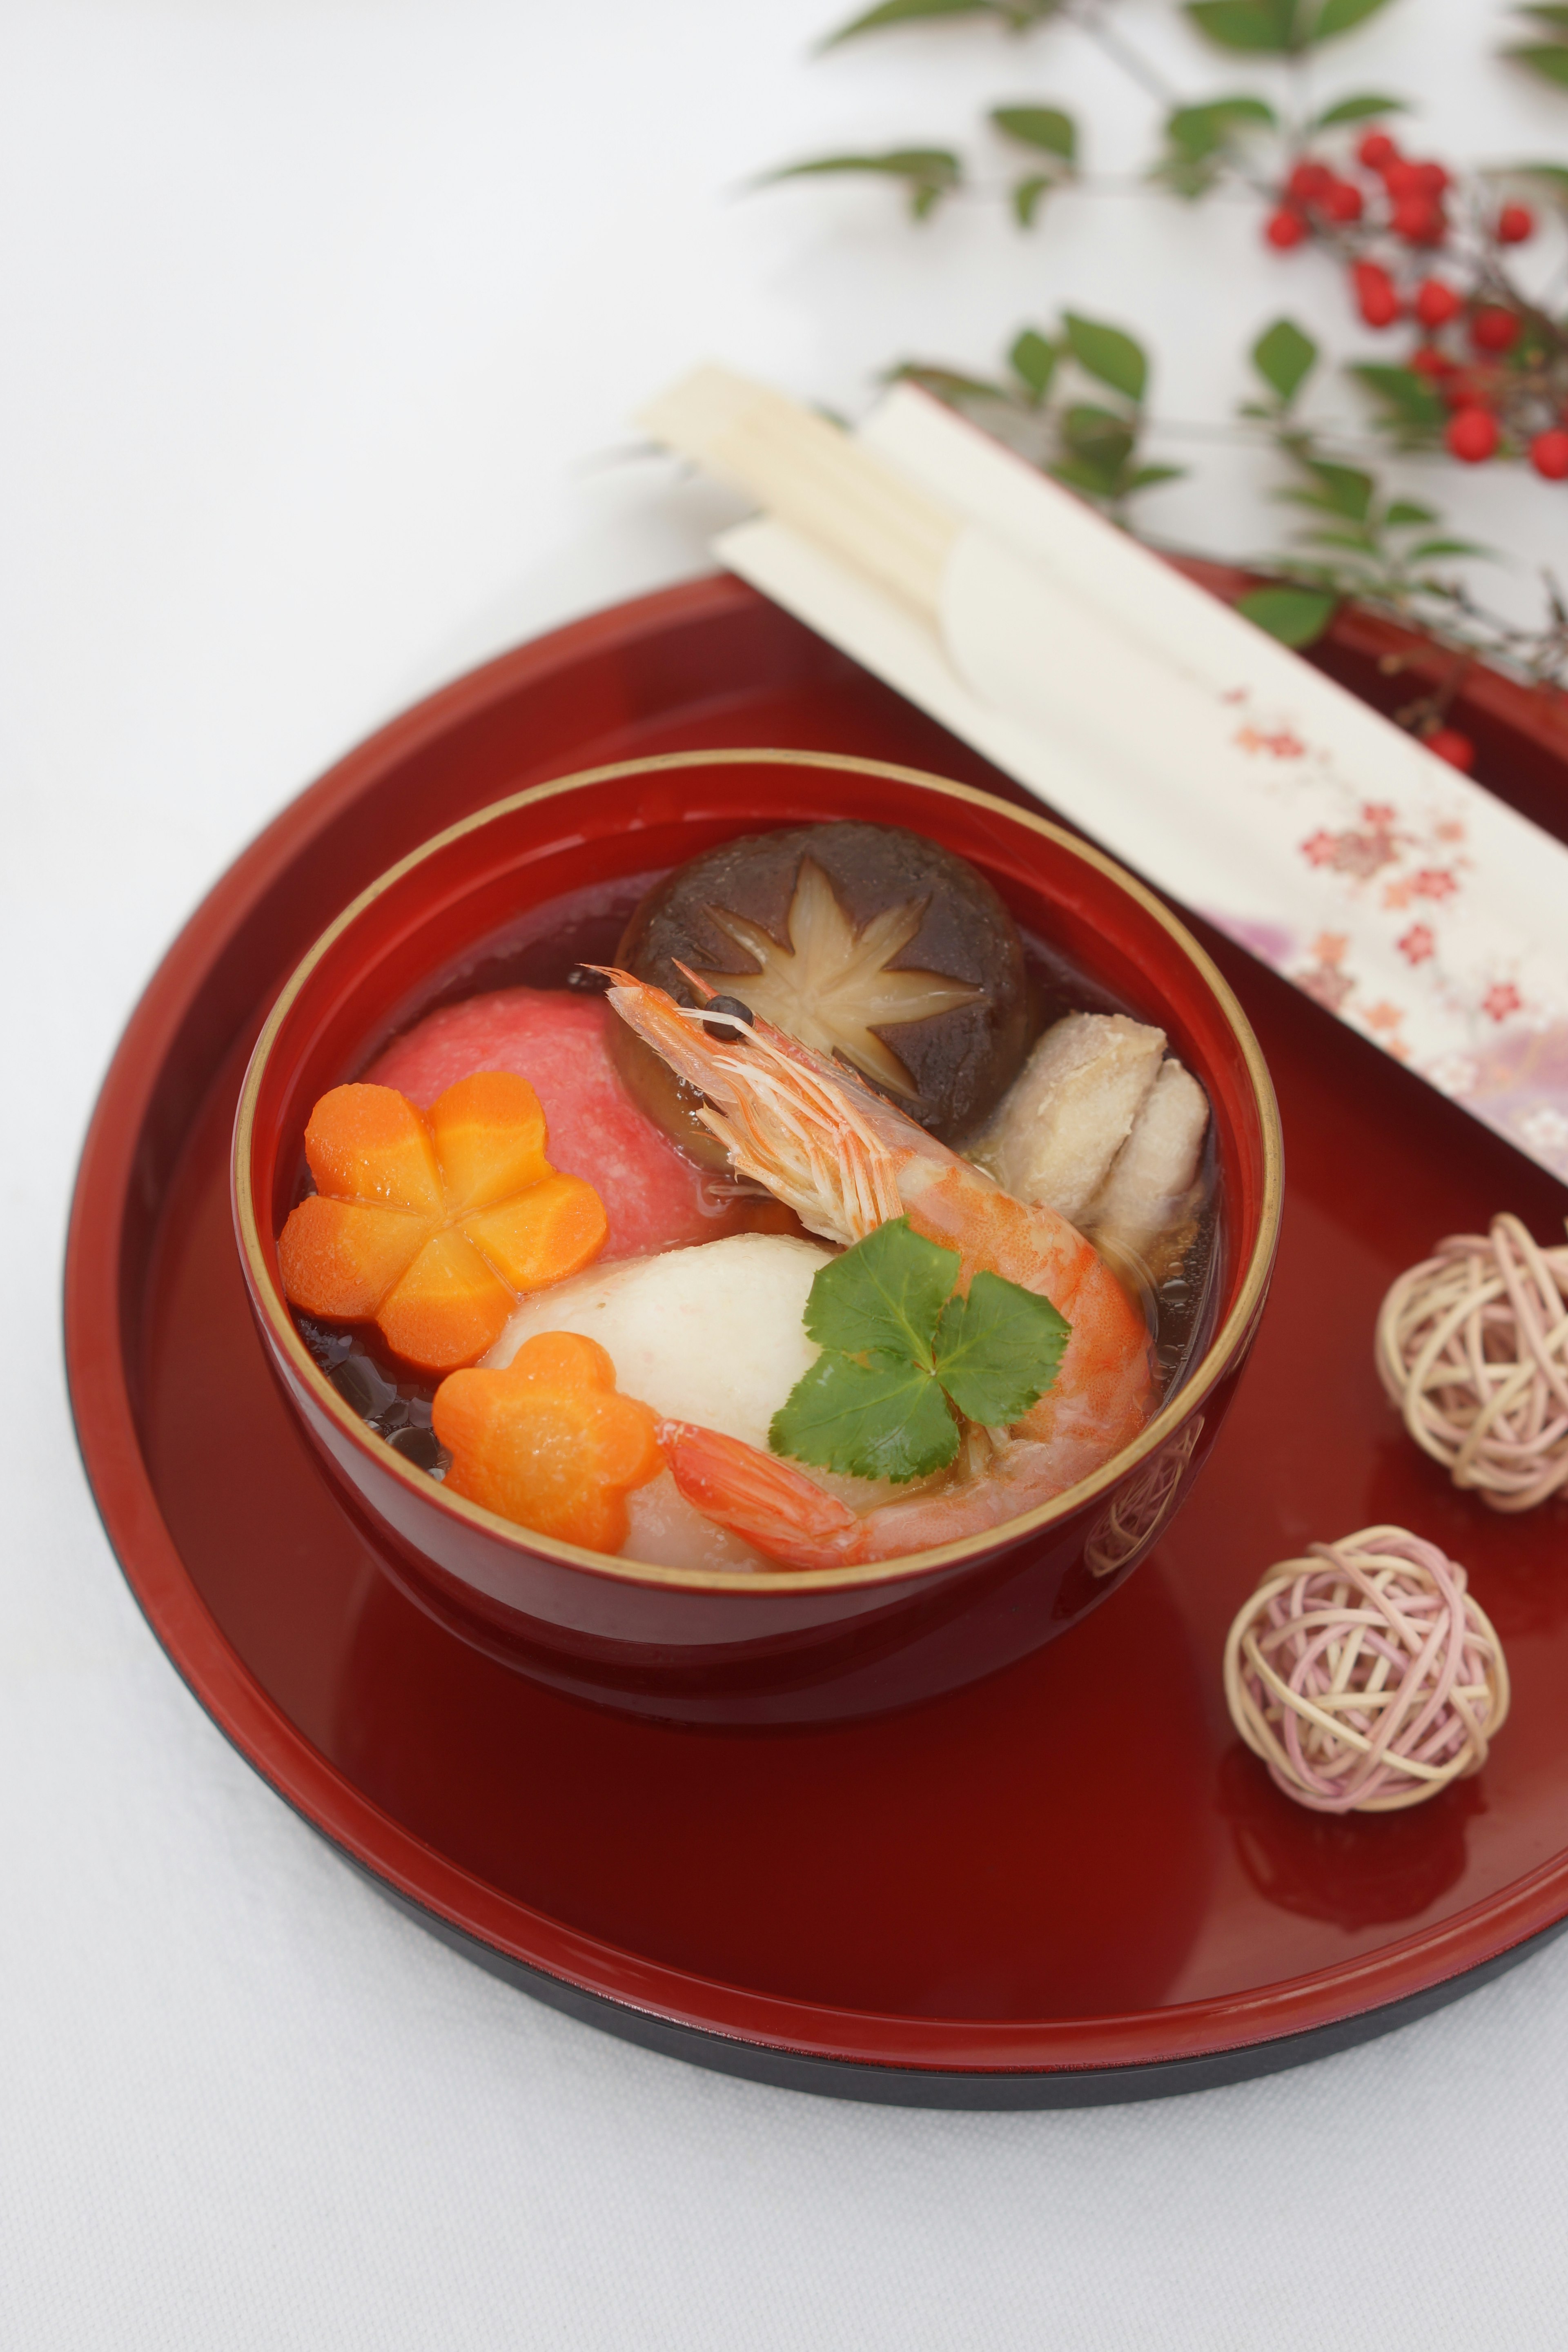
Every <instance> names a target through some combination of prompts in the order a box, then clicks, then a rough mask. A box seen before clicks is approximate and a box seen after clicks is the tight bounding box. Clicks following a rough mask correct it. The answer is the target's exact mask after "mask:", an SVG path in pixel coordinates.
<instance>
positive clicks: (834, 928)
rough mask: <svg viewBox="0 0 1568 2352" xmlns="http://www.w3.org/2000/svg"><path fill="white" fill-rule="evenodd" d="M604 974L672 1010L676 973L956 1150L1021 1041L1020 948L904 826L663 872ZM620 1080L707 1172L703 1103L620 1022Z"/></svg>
mask: <svg viewBox="0 0 1568 2352" xmlns="http://www.w3.org/2000/svg"><path fill="white" fill-rule="evenodd" d="M616 962H617V963H619V964H620V965H621V966H622V967H623V968H624V969H625V970H626V971H633V972H635V973H636V974H637V978H638V979H639V980H646V981H650V982H653V983H654V984H655V985H656V986H657V987H659V988H663V989H667V990H668V992H669V993H670V995H671V996H673V997H674V998H675V999H676V1001H677V1002H678V1003H681V1004H690V1005H695V1004H696V1003H699V1002H700V997H699V993H698V992H697V991H696V990H694V989H693V988H692V986H691V984H690V983H689V981H688V980H687V979H686V978H685V975H684V974H683V973H682V972H681V971H680V970H679V966H680V965H682V964H684V965H686V966H687V967H688V968H689V970H691V971H695V972H697V973H699V974H700V976H701V978H702V979H703V980H705V981H706V982H707V983H708V985H709V987H710V988H712V989H714V990H716V991H717V992H719V993H720V994H721V995H722V996H725V997H727V998H729V999H731V1001H734V1000H739V1001H740V1002H741V1003H744V1004H745V1005H746V1006H747V1007H748V1008H749V1010H750V1012H752V1013H760V1014H761V1015H762V1016H763V1018H764V1019H765V1020H769V1021H772V1022H773V1023H774V1024H776V1025H777V1026H778V1027H779V1028H781V1029H787V1030H788V1031H789V1032H790V1033H791V1034H792V1035H794V1036H796V1037H799V1038H800V1039H801V1040H802V1041H803V1042H804V1043H805V1045H811V1046H814V1047H815V1048H816V1051H817V1052H818V1053H823V1054H828V1055H833V1056H836V1057H837V1059H839V1060H841V1061H843V1062H845V1063H847V1064H848V1065H849V1066H851V1067H852V1068H853V1069H855V1070H856V1071H858V1073H859V1074H860V1075H861V1076H863V1077H866V1078H868V1079H869V1081H870V1082H871V1084H872V1085H873V1086H874V1087H877V1088H879V1090H880V1091H881V1092H882V1093H883V1094H885V1095H887V1096H888V1097H889V1099H890V1100H891V1101H893V1102H895V1103H897V1104H898V1105H899V1107H900V1109H902V1110H904V1111H906V1112H908V1114H909V1115H910V1118H915V1119H918V1120H919V1121H920V1123H921V1125H922V1126H923V1127H927V1128H929V1129H931V1132H932V1133H933V1134H935V1135H938V1136H940V1137H942V1139H943V1140H944V1141H947V1142H952V1141H956V1140H957V1139H958V1138H960V1137H961V1136H963V1134H965V1133H966V1132H967V1131H968V1130H969V1129H973V1128H974V1127H977V1126H978V1125H979V1124H980V1122H981V1121H982V1120H983V1119H984V1118H986V1117H987V1115H988V1114H989V1113H990V1112H991V1110H993V1109H994V1107H995V1105H996V1103H997V1102H998V1101H999V1100H1000V1098H1001V1097H1002V1095H1003V1094H1004V1093H1005V1090H1006V1088H1007V1087H1008V1086H1009V1085H1010V1084H1011V1083H1012V1080H1013V1079H1014V1077H1015V1076H1016V1075H1017V1072H1018V1069H1019V1066H1020V1065H1021V1064H1022V1061H1023V1058H1024V1051H1025V1046H1026V1043H1027V1035H1028V1003H1027V989H1026V977H1025V970H1024V957H1023V950H1022V949H1021V947H1020V945H1019V941H1018V934H1017V931H1016V929H1015V928H1014V924H1013V919H1012V918H1011V916H1010V915H1009V914H1008V912H1007V909H1006V908H1005V906H1004V905H1003V904H1002V901H1001V899H1000V898H998V897H997V895H996V893H995V891H994V889H993V888H992V887H991V885H990V883H989V882H987V881H986V880H985V878H984V876H983V875H981V874H979V873H978V872H977V871H976V870H975V868H974V867H973V866H971V865H969V864H967V863H966V861H965V860H964V859H963V858H962V857H957V856H954V855H953V853H952V851H951V850H948V849H943V848H942V847H941V846H939V845H938V844H937V843H935V842H932V841H926V840H923V839H922V838H921V835H919V834H916V833H910V832H908V831H906V830H905V828H904V827H903V826H901V825H889V824H808V825H792V826H790V827H788V828H787V829H785V830H784V831H782V832H779V833H763V834H749V835H746V836H745V837H744V838H743V839H742V840H739V841H729V842H725V843H723V844H722V845H721V847H719V848H717V849H710V850H709V851H707V852H706V853H705V854H704V855H703V856H700V857H694V858H692V859H690V860H689V862H688V863H687V864H686V865H685V866H677V868H676V869H675V871H674V872H673V873H672V874H668V875H667V876H666V877H665V878H664V880H663V881H662V882H658V883H656V884H655V886H654V887H653V888H652V889H651V890H650V891H649V892H648V894H647V898H645V899H644V900H643V901H642V904H641V905H640V906H639V907H638V908H637V911H636V913H635V914H634V915H633V917H632V919H631V921H630V923H629V924H628V925H627V927H626V932H625V934H624V936H623V937H622V940H621V944H620V948H619V950H618V951H617V954H616ZM613 1036H614V1050H615V1053H616V1060H617V1063H618V1064H619V1066H620V1069H621V1072H622V1075H623V1076H624V1077H625V1078H626V1083H627V1085H628V1086H629V1087H631V1090H632V1092H633V1093H634V1095H635V1096H636V1097H637V1100H638V1101H639V1102H640V1103H641V1104H642V1106H643V1108H645V1109H646V1110H647V1112H648V1113H649V1115H650V1117H652V1118H655V1119H657V1120H658V1124H659V1125H660V1126H661V1127H663V1128H664V1129H666V1130H667V1131H668V1133H669V1134H671V1135H672V1136H674V1137H675V1139H677V1141H679V1143H680V1144H681V1145H682V1147H683V1148H684V1149H685V1150H689V1151H691V1152H692V1153H694V1155H695V1156H696V1157H698V1158H700V1159H701V1160H705V1161H707V1162H708V1164H710V1165H711V1166H718V1167H722V1166H723V1165H724V1164H725V1162H724V1157H723V1153H722V1152H721V1150H720V1149H719V1147H718V1145H717V1144H715V1142H714V1141H713V1139H712V1138H711V1137H710V1135H709V1134H708V1132H707V1130H706V1129H705V1128H703V1127H701V1126H700V1124H699V1123H698V1121H697V1119H696V1117H695V1112H696V1110H697V1108H698V1106H699V1102H700V1097H698V1096H697V1095H696V1094H695V1092H694V1090H693V1089H692V1088H691V1087H688V1086H685V1085H684V1084H683V1083H682V1082H681V1081H680V1080H679V1079H678V1078H676V1077H674V1076H672V1074H671V1073H670V1071H669V1070H668V1068H667V1067H666V1066H665V1065H664V1063H663V1062H661V1061H660V1060H659V1059H658V1055H655V1054H654V1053H653V1052H652V1051H651V1050H650V1049H649V1048H648V1047H647V1046H646V1045H643V1044H642V1043H641V1042H640V1041H639V1040H638V1039H637V1037H636V1036H634V1035H633V1034H632V1032H631V1031H630V1030H629V1029H627V1028H626V1026H625V1024H620V1023H617V1024H616V1028H615V1031H614V1033H613Z"/></svg>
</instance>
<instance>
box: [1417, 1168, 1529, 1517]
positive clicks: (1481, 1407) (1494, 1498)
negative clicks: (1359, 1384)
mask: <svg viewBox="0 0 1568 2352" xmlns="http://www.w3.org/2000/svg"><path fill="white" fill-rule="evenodd" d="M1376 1357H1377V1374H1378V1378H1379V1380H1381V1381H1382V1382H1383V1385H1384V1389H1385V1390H1386V1391H1387V1392H1388V1395H1389V1396H1390V1398H1391V1399H1392V1400H1393V1402H1394V1403H1395V1404H1396V1405H1397V1406H1398V1407H1399V1409H1400V1411H1401V1412H1402V1413H1403V1414H1404V1416H1405V1428H1406V1429H1407V1430H1408V1431H1409V1432H1410V1434H1411V1436H1412V1437H1413V1438H1414V1439H1415V1443H1416V1444H1417V1445H1419V1446H1420V1447H1421V1448H1422V1449H1423V1450H1424V1451H1425V1452H1426V1453H1427V1454H1431V1455H1432V1456H1433V1458H1434V1459H1435V1460H1436V1461H1438V1462H1441V1463H1442V1464H1443V1465H1444V1466H1445V1467H1446V1469H1447V1472H1448V1474H1449V1475H1450V1476H1451V1477H1452V1479H1453V1481H1454V1484H1455V1486H1474V1487H1476V1488H1477V1489H1478V1490H1479V1494H1480V1496H1481V1499H1482V1501H1483V1502H1486V1503H1489V1504H1490V1505H1491V1507H1492V1508H1493V1510H1494V1511H1528V1510H1529V1509H1530V1508H1531V1506H1532V1505H1534V1504H1536V1503H1542V1502H1544V1501H1545V1500H1546V1497H1547V1496H1549V1495H1553V1494H1555V1493H1556V1492H1557V1490H1558V1488H1559V1487H1560V1486H1565V1485H1568V1249H1542V1248H1540V1247H1538V1246H1537V1244H1535V1243H1534V1242H1533V1241H1532V1240H1531V1236H1530V1234H1529V1233H1528V1232H1527V1230H1526V1229H1525V1227H1524V1226H1523V1225H1522V1224H1521V1223H1520V1221H1519V1219H1518V1218H1517V1217H1510V1216H1506V1215H1505V1216H1500V1217H1494V1218H1493V1220H1492V1229H1491V1232H1490V1234H1488V1235H1487V1236H1486V1237H1485V1238H1484V1239H1483V1238H1482V1236H1481V1235H1480V1234H1450V1236H1449V1237H1448V1239H1447V1241H1445V1242H1439V1243H1438V1244H1437V1249H1436V1255H1434V1256H1432V1257H1429V1258H1426V1259H1424V1260H1423V1261H1422V1263H1421V1265H1414V1266H1412V1267H1411V1269H1410V1271H1409V1273H1408V1274H1402V1275H1401V1276H1400V1277H1399V1280H1398V1281H1397V1282H1396V1283H1395V1284H1394V1287H1393V1289H1392V1290H1391V1291H1390V1292H1389V1294H1388V1296H1387V1297H1386V1298H1385V1299H1384V1302H1383V1307H1382V1309H1381V1311H1380V1313H1379V1315H1378V1318H1377V1341H1376Z"/></svg>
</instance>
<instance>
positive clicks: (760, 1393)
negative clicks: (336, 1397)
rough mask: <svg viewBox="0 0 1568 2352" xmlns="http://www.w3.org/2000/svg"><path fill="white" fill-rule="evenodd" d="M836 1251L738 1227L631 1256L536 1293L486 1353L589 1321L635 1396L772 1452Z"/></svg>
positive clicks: (493, 1356) (812, 1345)
mask: <svg viewBox="0 0 1568 2352" xmlns="http://www.w3.org/2000/svg"><path fill="white" fill-rule="evenodd" d="M833 1255H834V1253H833V1252H832V1251H831V1250H826V1249H823V1248H820V1247H819V1246H818V1245H817V1244H816V1243H815V1242H805V1241H796V1240H794V1239H792V1238H791V1237H790V1236H789V1235H788V1234H731V1235H730V1236H729V1238H728V1239H727V1240H724V1241H718V1242H700V1243H698V1244H696V1245H695V1246H693V1247H692V1248H690V1249H678V1250H665V1251H663V1252H661V1254H660V1255H658V1257H637V1258H625V1259H622V1260H621V1261H620V1263H619V1264H617V1265H607V1266H605V1267H604V1268H603V1269H601V1270H595V1271H590V1272H589V1273H587V1274H580V1275H577V1276H574V1278H573V1279H572V1280H571V1281H570V1282H558V1283H555V1284H554V1285H552V1287H551V1288H550V1289H548V1290H539V1291H535V1292H534V1294H533V1296H532V1297H531V1298H528V1299H525V1300H524V1302H523V1304H522V1306H521V1307H519V1309H518V1311H517V1313H516V1314H515V1315H514V1316H513V1317H512V1318H511V1320H510V1323H509V1324H508V1325H507V1327H506V1329H505V1330H504V1331H503V1332H502V1333H501V1336H500V1339H498V1340H497V1341H496V1344H495V1346H494V1347H493V1348H492V1349H490V1352H489V1355H488V1356H487V1357H486V1358H485V1359H484V1361H485V1364H486V1366H487V1367H489V1369H491V1370H494V1369H496V1368H498V1367H500V1366H502V1365H505V1364H510V1361H511V1360H512V1358H513V1357H514V1356H515V1355H516V1353H517V1351H518V1349H520V1348H521V1345H522V1343H523V1341H524V1340H525V1339H532V1338H533V1337H534V1336H535V1334H536V1333H538V1332H540V1331H578V1332H581V1333H582V1334H583V1335H584V1338H586V1339H597V1341H598V1342H599V1345H600V1346H601V1347H602V1348H603V1349H605V1353H606V1354H607V1355H608V1357H609V1359H610V1360H611V1362H612V1363H613V1364H614V1365H615V1368H616V1387H617V1388H618V1389H619V1390H620V1391H621V1393H622V1395H623V1396H631V1397H640V1398H641V1400H642V1402H644V1404H647V1405H651V1406H652V1407H653V1410H654V1411H655V1412H657V1413H658V1414H660V1415H662V1416H665V1417H668V1419H669V1420H671V1421H691V1422H696V1423H698V1424H699V1425H700V1427H701V1428H703V1429H717V1430H720V1431H721V1432H722V1433H723V1434H724V1435H725V1436H726V1437H738V1438H740V1439H742V1442H743V1443H744V1444H747V1445H755V1446H757V1447H759V1448H760V1449H761V1450H762V1451H763V1452H764V1453H765V1452H766V1450H767V1444H768V1424H769V1423H770V1422H771V1421H772V1419H773V1415H774V1413H775V1412H777V1411H778V1409H779V1407H780V1406H781V1405H782V1404H783V1403H784V1400H785V1398H786V1397H787V1396H788V1395H789V1392H790V1391H791V1389H793V1388H794V1386H795V1382H796V1381H798V1380H799V1379H800V1378H801V1376H802V1374H803V1373H805V1372H806V1371H808V1370H810V1368H811V1366H812V1365H813V1364H814V1363H815V1362H816V1359H817V1357H818V1355H819V1354H820V1353H821V1350H820V1349H818V1347H817V1346H816V1342H815V1340H812V1339H807V1338H806V1336H805V1301H806V1294H807V1292H808V1291H809V1290H810V1288H811V1285H812V1279H813V1277H814V1276H815V1275H816V1272H817V1269H818V1268H819V1267H820V1266H824V1265H827V1264H828V1263H829V1262H830V1260H831V1259H832V1257H833ZM627 1549H628V1550H630V1549H631V1547H630V1546H629V1545H628V1547H627Z"/></svg>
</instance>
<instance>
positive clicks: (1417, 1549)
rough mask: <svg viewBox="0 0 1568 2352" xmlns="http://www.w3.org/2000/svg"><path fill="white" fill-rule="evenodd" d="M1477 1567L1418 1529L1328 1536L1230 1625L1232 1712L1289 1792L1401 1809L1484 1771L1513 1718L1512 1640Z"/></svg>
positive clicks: (1355, 1807)
mask: <svg viewBox="0 0 1568 2352" xmlns="http://www.w3.org/2000/svg"><path fill="white" fill-rule="evenodd" d="M1465 1581H1466V1580H1465V1571H1464V1570H1463V1569H1462V1568H1460V1567H1459V1566H1458V1564H1457V1563H1456V1562H1455V1561H1453V1560H1451V1559H1448V1558H1447V1555H1446V1554H1445V1553H1443V1552H1440V1551H1439V1550H1438V1549H1437V1547H1436V1544H1430V1543H1425V1542H1423V1540H1422V1538H1420V1537H1419V1536H1413V1535H1411V1534H1409V1533H1408V1532H1407V1531H1406V1530H1405V1528H1362V1529H1361V1530H1360V1532H1359V1533H1358V1534H1356V1535H1353V1536H1342V1538H1340V1540H1339V1542H1338V1543H1331V1544H1314V1545H1313V1546H1312V1549H1311V1556H1310V1558H1309V1559H1287V1560H1281V1561H1280V1562H1279V1566H1278V1567H1276V1568H1271V1569H1269V1570H1268V1573H1267V1574H1266V1575H1265V1577H1264V1579H1263V1580H1262V1582H1261V1583H1260V1584H1259V1586H1258V1590H1257V1591H1256V1592H1255V1593H1254V1594H1253V1595H1252V1597H1251V1599H1250V1600H1249V1601H1247V1604H1246V1605H1245V1607H1244V1608H1243V1609H1242V1610H1241V1611H1240V1612H1239V1614H1238V1615H1237V1620H1236V1622H1235V1623H1234V1624H1233V1625H1232V1627H1231V1629H1230V1637H1229V1639H1228V1641H1227V1642H1226V1649H1225V1696H1226V1704H1227V1706H1229V1708H1230V1713H1231V1719H1232V1721H1233V1722H1234V1723H1235V1725H1236V1727H1237V1730H1238V1731H1239V1732H1240V1734H1241V1736H1242V1738H1243V1739H1245V1740H1246V1742H1247V1746H1248V1747H1249V1748H1252V1749H1254V1750H1255V1752H1256V1753H1257V1754H1258V1755H1259V1756H1261V1757H1262V1759H1263V1760H1264V1762H1265V1763H1266V1764H1267V1765H1268V1769H1269V1771H1270V1772H1271V1773H1272V1775H1273V1777H1274V1779H1275V1780H1276V1781H1277V1782H1278V1783H1279V1787H1280V1788H1281V1789H1283V1790H1285V1792H1286V1794H1287V1795H1288V1796H1291V1797H1294V1798H1295V1799H1296V1800H1297V1801H1298V1802H1299V1803H1300V1804H1303V1805H1310V1807H1311V1808H1312V1810H1313V1811H1314V1812H1320V1813H1349V1812H1363V1813H1391V1812H1396V1811H1399V1810H1400V1809H1401V1808H1402V1807H1403V1806H1405V1805H1419V1804H1421V1803H1423V1802H1424V1801H1425V1800H1426V1798H1428V1797H1435V1796H1436V1793H1437V1791H1438V1790H1439V1789H1446V1788H1447V1785H1448V1783H1449V1781H1450V1780H1459V1779H1461V1778H1462V1777H1463V1776H1464V1775H1465V1774H1466V1773H1469V1772H1479V1770H1480V1769H1481V1766H1482V1765H1483V1764H1484V1763H1485V1762H1486V1760H1487V1748H1488V1745H1489V1742H1490V1741H1491V1739H1492V1738H1494V1737H1495V1736H1496V1734H1497V1733H1498V1731H1499V1730H1500V1728H1501V1727H1502V1724H1503V1721H1504V1719H1505V1717H1507V1714H1508V1704H1509V1689H1508V1667H1507V1665H1506V1664H1505V1662H1504V1659H1503V1654H1502V1644H1501V1643H1500V1641H1499V1640H1498V1637H1497V1635H1496V1633H1494V1632H1493V1631H1492V1628H1491V1626H1490V1624H1489V1622H1488V1620H1487V1618H1486V1616H1485V1615H1484V1613H1483V1612H1482V1611H1481V1610H1480V1609H1479V1608H1478V1606H1477V1604H1476V1602H1475V1601H1473V1600H1472V1599H1471V1598H1470V1596H1469V1594H1468V1592H1467V1591H1466V1590H1465Z"/></svg>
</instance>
